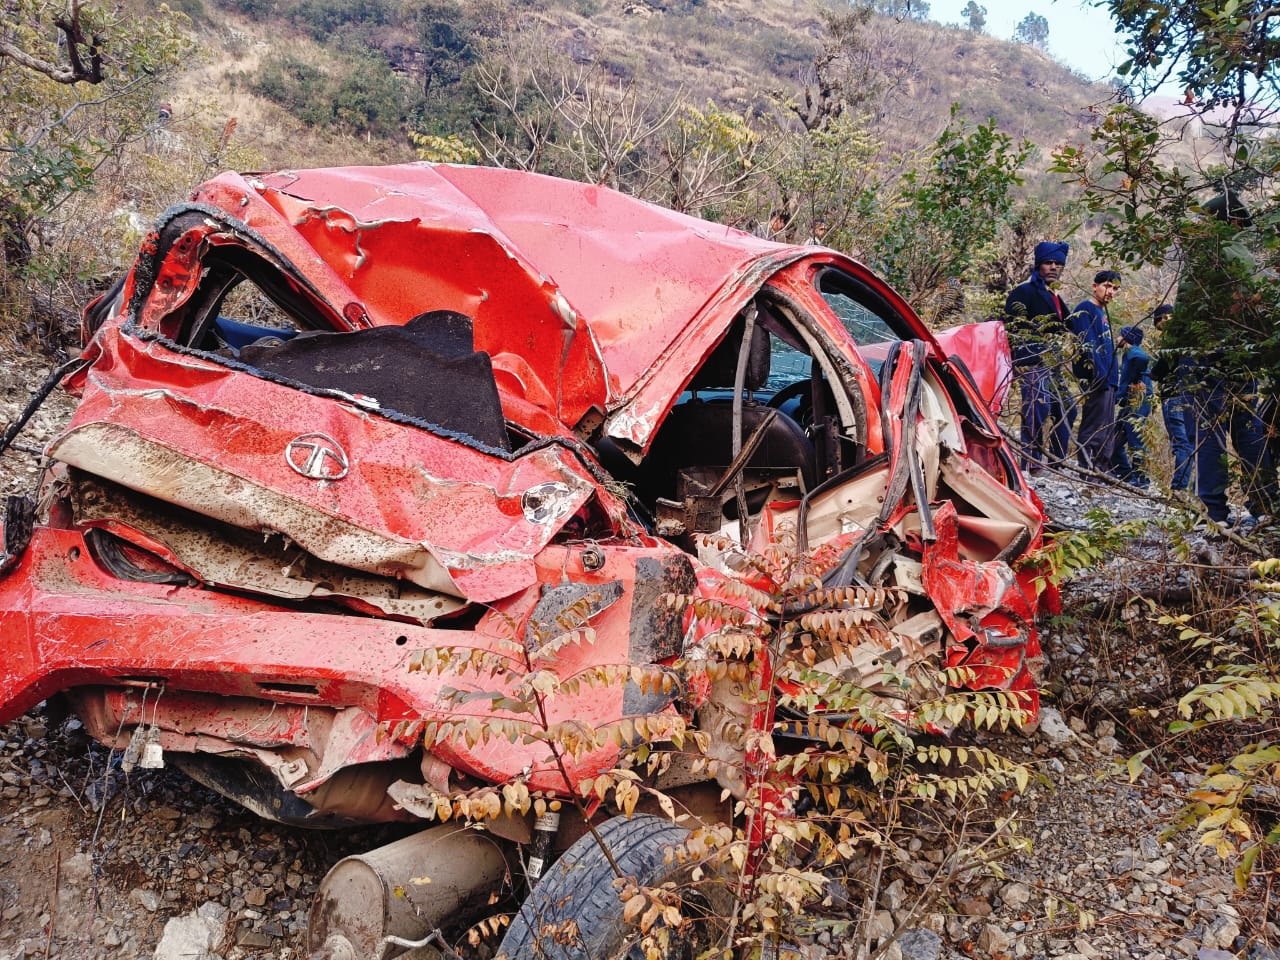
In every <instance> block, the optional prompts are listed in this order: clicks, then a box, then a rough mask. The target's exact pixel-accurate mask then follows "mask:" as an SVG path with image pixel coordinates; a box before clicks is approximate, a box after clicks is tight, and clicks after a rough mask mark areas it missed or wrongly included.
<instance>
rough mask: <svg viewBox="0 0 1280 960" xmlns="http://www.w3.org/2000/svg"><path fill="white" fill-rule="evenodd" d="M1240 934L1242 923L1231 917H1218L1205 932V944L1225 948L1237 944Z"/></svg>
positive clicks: (1213, 947) (1212, 947)
mask: <svg viewBox="0 0 1280 960" xmlns="http://www.w3.org/2000/svg"><path fill="white" fill-rule="evenodd" d="M1238 936H1240V924H1238V923H1236V922H1235V920H1234V919H1232V918H1231V917H1223V916H1220V917H1217V918H1215V919H1214V921H1213V922H1212V923H1210V924H1209V926H1208V928H1207V929H1206V930H1205V932H1204V946H1206V947H1209V948H1210V949H1219V950H1225V949H1227V948H1229V947H1231V946H1232V945H1234V944H1235V940H1236V937H1238Z"/></svg>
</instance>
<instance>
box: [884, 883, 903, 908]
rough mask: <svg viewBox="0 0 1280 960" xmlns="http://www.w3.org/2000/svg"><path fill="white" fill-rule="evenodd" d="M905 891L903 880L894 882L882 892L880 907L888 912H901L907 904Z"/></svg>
mask: <svg viewBox="0 0 1280 960" xmlns="http://www.w3.org/2000/svg"><path fill="white" fill-rule="evenodd" d="M904 889H905V888H904V884H903V882H902V881H901V880H894V881H893V882H892V883H891V884H889V885H888V886H887V887H885V888H884V889H883V890H881V891H880V905H881V906H882V907H884V908H885V909H886V910H901V909H902V905H903V904H904V903H905V902H906V893H905V892H904Z"/></svg>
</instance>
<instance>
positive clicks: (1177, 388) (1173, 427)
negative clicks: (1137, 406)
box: [1151, 303, 1195, 490]
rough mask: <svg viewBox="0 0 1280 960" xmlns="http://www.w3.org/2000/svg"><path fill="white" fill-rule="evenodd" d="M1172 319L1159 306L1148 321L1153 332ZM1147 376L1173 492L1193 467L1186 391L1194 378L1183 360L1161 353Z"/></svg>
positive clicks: (1186, 480)
mask: <svg viewBox="0 0 1280 960" xmlns="http://www.w3.org/2000/svg"><path fill="white" fill-rule="evenodd" d="M1171 316H1173V305H1172V304H1168V303H1162V304H1160V306H1158V307H1156V309H1155V313H1153V314H1152V317H1151V322H1152V324H1154V326H1155V328H1156V331H1157V332H1162V331H1163V330H1164V326H1165V324H1166V323H1168V322H1169V318H1170V317H1171ZM1151 376H1152V377H1153V378H1154V379H1155V380H1156V381H1158V382H1159V384H1160V414H1161V416H1162V417H1163V418H1164V432H1165V434H1167V435H1168V437H1169V453H1170V455H1171V456H1172V457H1173V478H1172V479H1171V480H1170V481H1169V486H1170V488H1171V489H1173V490H1186V489H1187V487H1188V486H1190V484H1191V471H1192V470H1193V469H1194V467H1195V458H1194V457H1193V456H1192V454H1193V453H1194V452H1195V448H1194V447H1193V446H1192V445H1191V434H1192V433H1194V432H1195V424H1194V423H1193V422H1192V419H1191V418H1192V417H1194V416H1195V411H1194V409H1193V408H1192V406H1191V396H1190V390H1191V386H1192V383H1193V381H1194V376H1193V375H1192V373H1191V370H1190V364H1189V363H1188V361H1187V358H1186V357H1184V356H1182V357H1180V356H1172V357H1171V356H1170V354H1169V353H1168V352H1167V351H1164V350H1162V351H1161V352H1160V355H1159V356H1157V357H1156V362H1155V365H1154V366H1152V368H1151Z"/></svg>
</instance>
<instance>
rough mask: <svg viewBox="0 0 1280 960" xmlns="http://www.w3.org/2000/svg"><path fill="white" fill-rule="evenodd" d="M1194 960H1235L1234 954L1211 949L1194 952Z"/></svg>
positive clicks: (1206, 948) (1202, 948)
mask: <svg viewBox="0 0 1280 960" xmlns="http://www.w3.org/2000/svg"><path fill="white" fill-rule="evenodd" d="M1196 960H1236V955H1235V954H1234V953H1229V952H1228V951H1226V950H1214V949H1213V948H1212V947H1201V948H1200V949H1199V950H1198V951H1196Z"/></svg>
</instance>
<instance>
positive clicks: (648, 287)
mask: <svg viewBox="0 0 1280 960" xmlns="http://www.w3.org/2000/svg"><path fill="white" fill-rule="evenodd" d="M192 199H193V200H194V201H196V202H197V203H208V204H212V205H214V206H217V207H220V208H221V209H223V210H226V211H229V212H233V213H234V214H235V215H236V216H238V217H239V218H241V219H243V220H244V221H245V222H246V223H248V224H249V225H250V226H251V227H253V228H254V229H255V230H257V231H258V232H259V233H260V234H262V235H263V237H264V238H265V239H267V240H268V241H269V242H270V243H271V244H272V245H273V246H275V247H277V248H278V249H279V250H280V251H281V252H282V253H284V254H285V255H286V256H287V257H289V258H290V259H292V260H293V261H294V262H295V263H298V264H304V263H305V264H314V265H315V267H316V271H315V272H316V273H317V274H321V275H324V274H329V280H330V282H329V283H328V284H325V283H324V282H323V276H322V277H321V282H320V283H319V286H320V289H321V290H322V292H324V293H325V294H326V295H327V296H329V298H330V300H331V302H333V304H334V306H335V308H336V309H338V310H339V311H341V310H342V308H343V307H344V306H345V305H346V299H345V298H349V297H351V296H354V297H355V299H356V301H358V303H359V305H361V306H363V308H364V310H365V311H366V312H367V314H368V316H369V319H370V321H371V322H372V323H373V324H374V325H384V324H403V323H406V322H407V321H408V320H410V319H412V318H413V317H414V316H415V315H417V314H418V312H419V311H420V310H421V309H422V307H421V305H422V304H423V303H431V304H432V305H433V306H434V307H436V308H440V309H450V310H457V311H459V312H461V313H465V314H467V315H469V316H471V317H472V318H473V319H474V330H475V346H476V349H477V350H483V351H486V352H487V353H489V354H490V356H491V357H492V358H493V361H494V368H495V371H496V372H497V374H498V375H499V377H505V378H506V380H507V381H508V388H510V385H511V384H514V385H515V386H516V388H517V389H518V390H519V391H520V392H522V393H523V394H524V396H525V397H527V398H528V399H529V400H530V401H532V402H534V403H536V404H537V405H538V406H540V407H542V408H543V409H547V410H552V411H555V413H556V416H557V419H559V420H560V422H561V423H564V424H566V425H567V426H573V425H574V424H576V423H577V422H578V420H579V418H581V417H582V416H583V414H585V413H586V412H587V411H589V410H590V409H591V408H592V407H596V408H598V409H600V410H608V409H611V408H613V407H616V406H617V405H618V402H619V401H620V400H622V399H624V398H625V397H627V396H628V395H629V394H630V393H631V392H632V391H633V390H634V389H635V388H636V387H637V385H638V384H640V383H642V382H643V380H644V379H645V376H646V374H647V373H648V372H650V371H651V370H652V369H653V368H654V367H655V365H657V364H658V361H659V359H660V358H661V357H662V356H663V355H664V353H666V352H667V351H668V350H669V349H670V348H671V347H672V345H673V344H674V343H676V342H677V341H678V340H679V338H680V336H681V334H682V333H683V332H684V331H686V330H687V329H688V328H689V326H690V323H691V320H693V319H694V318H696V317H697V316H698V315H699V314H700V312H702V311H704V310H707V309H709V307H710V306H711V305H712V304H714V303H715V301H716V300H717V298H719V297H729V298H731V299H732V300H733V301H734V303H733V304H726V305H725V306H727V307H728V309H729V310H734V309H736V308H737V300H739V299H742V298H744V297H749V296H750V294H751V291H752V289H753V288H754V287H755V286H758V284H759V283H760V282H763V279H765V278H767V276H768V275H769V274H771V273H772V272H773V271H774V270H776V269H780V268H782V267H783V266H785V265H787V264H788V263H791V262H794V261H796V260H798V259H802V258H804V257H806V256H809V257H814V258H815V259H820V260H821V261H823V262H826V263H842V264H844V265H846V266H850V265H853V261H851V260H849V259H848V258H846V257H843V256H841V255H840V254H837V253H835V252H834V251H829V250H824V249H822V248H817V247H790V246H785V245H782V244H778V243H774V242H772V241H769V240H763V239H760V238H758V237H755V236H752V235H750V234H747V233H744V232H742V231H740V230H736V229H733V228H731V227H726V226H723V225H720V224H714V223H709V222H707V221H705V220H700V219H697V218H695V217H691V216H687V215H685V214H681V213H677V212H675V211H672V210H667V209H664V208H661V207H657V206H654V205H652V204H649V203H646V202H644V201H641V200H637V199H635V198H633V197H628V196H626V195H624V194H620V193H617V192H616V191H613V190H610V189H607V188H604V187H597V186H592V185H590V184H582V183H576V182H572V181H567V180H560V179H556V178H553V177H545V176H540V175H537V174H530V173H526V172H523V171H515V170H502V169H492V168H482V167H468V166H454V165H444V164H434V165H433V164H427V163H412V164H403V165H398V166H386V167H345V168H336V169H319V170H299V171H283V172H279V173H273V174H262V175H247V176H241V175H238V174H231V173H228V174H224V175H222V176H220V177H218V178H216V179H215V180H212V181H210V182H209V183H207V184H205V185H204V186H202V187H201V188H200V189H199V190H198V191H197V192H196V193H195V194H194V196H193V198H192ZM299 241H302V242H303V243H305V245H306V246H305V247H302V246H301V245H300V243H299ZM752 277H758V279H756V280H755V282H754V283H753V282H752ZM313 279H314V276H313ZM338 284H341V286H337V285H338ZM326 287H327V289H326ZM877 287H878V288H879V289H878V292H879V293H880V294H881V295H882V296H884V297H886V298H888V299H891V300H893V301H895V303H896V304H897V305H898V306H899V307H900V309H902V310H903V312H906V313H910V308H909V307H907V306H906V304H905V303H902V302H901V301H900V299H899V298H898V297H897V296H896V294H893V293H892V291H891V290H889V288H888V287H882V288H880V285H879V284H877ZM344 288H345V289H344ZM531 304H541V305H543V306H545V310H531V309H530V305H531ZM923 336H924V337H925V338H926V339H931V338H929V335H928V334H927V333H923ZM517 345H518V346H517ZM515 350H518V353H516V352H514V351H515Z"/></svg>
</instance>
